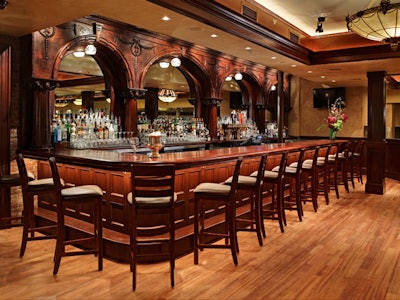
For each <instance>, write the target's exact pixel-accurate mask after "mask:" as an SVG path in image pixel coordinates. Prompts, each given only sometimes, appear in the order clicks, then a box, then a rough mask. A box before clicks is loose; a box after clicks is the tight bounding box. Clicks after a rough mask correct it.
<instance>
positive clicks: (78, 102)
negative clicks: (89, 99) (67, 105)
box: [74, 98, 82, 106]
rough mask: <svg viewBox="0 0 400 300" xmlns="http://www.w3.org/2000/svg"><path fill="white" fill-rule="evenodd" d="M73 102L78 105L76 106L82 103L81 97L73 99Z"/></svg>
mask: <svg viewBox="0 0 400 300" xmlns="http://www.w3.org/2000/svg"><path fill="white" fill-rule="evenodd" d="M74 104H75V105H78V106H80V105H82V99H80V98H77V99H75V100H74Z"/></svg>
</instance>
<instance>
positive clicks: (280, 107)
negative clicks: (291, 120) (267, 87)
mask: <svg viewBox="0 0 400 300" xmlns="http://www.w3.org/2000/svg"><path fill="white" fill-rule="evenodd" d="M277 75H278V99H277V117H278V143H283V123H284V117H285V114H284V113H285V95H284V93H283V72H282V71H278V74H277Z"/></svg>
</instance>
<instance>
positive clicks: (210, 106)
mask: <svg viewBox="0 0 400 300" xmlns="http://www.w3.org/2000/svg"><path fill="white" fill-rule="evenodd" d="M221 101H222V99H217V98H206V99H204V100H203V101H202V102H203V104H204V105H205V107H206V111H205V112H202V116H203V118H204V124H205V125H206V126H207V128H208V130H209V131H210V137H211V138H212V139H216V138H217V107H218V106H219V105H221Z"/></svg>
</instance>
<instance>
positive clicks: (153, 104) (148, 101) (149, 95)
mask: <svg viewBox="0 0 400 300" xmlns="http://www.w3.org/2000/svg"><path fill="white" fill-rule="evenodd" d="M144 110H145V112H146V116H147V118H148V119H149V120H150V121H151V122H153V120H154V119H156V118H157V117H158V88H148V90H147V92H146V97H145V107H144Z"/></svg>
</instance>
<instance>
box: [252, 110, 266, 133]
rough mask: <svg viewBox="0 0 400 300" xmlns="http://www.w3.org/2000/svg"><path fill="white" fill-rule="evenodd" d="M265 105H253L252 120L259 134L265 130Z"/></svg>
mask: <svg viewBox="0 0 400 300" xmlns="http://www.w3.org/2000/svg"><path fill="white" fill-rule="evenodd" d="M266 109H267V106H266V105H258V104H257V105H254V120H255V122H256V125H257V128H258V130H259V132H260V133H261V134H263V133H264V132H265V110H266Z"/></svg>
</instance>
